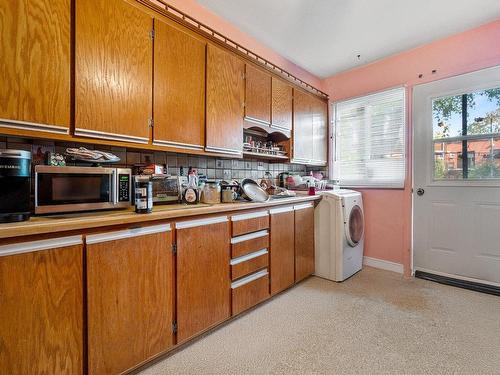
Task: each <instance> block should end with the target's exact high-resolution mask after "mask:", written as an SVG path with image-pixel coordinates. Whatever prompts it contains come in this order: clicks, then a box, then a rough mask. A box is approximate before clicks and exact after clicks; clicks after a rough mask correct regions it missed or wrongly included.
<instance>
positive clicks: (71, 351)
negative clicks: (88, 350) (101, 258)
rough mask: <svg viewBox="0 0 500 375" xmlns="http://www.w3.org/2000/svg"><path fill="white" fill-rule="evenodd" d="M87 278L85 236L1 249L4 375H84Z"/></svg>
mask: <svg viewBox="0 0 500 375" xmlns="http://www.w3.org/2000/svg"><path fill="white" fill-rule="evenodd" d="M9 254H14V255H9ZM82 278H83V245H82V238H81V236H71V237H63V238H56V239H50V240H41V241H33V242H24V243H16V244H13V245H3V246H0V315H1V319H0V373H2V374H82V373H83V337H84V333H83V285H82Z"/></svg>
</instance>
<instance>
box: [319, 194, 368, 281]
mask: <svg viewBox="0 0 500 375" xmlns="http://www.w3.org/2000/svg"><path fill="white" fill-rule="evenodd" d="M321 195H322V199H321V201H320V202H319V204H318V205H317V207H316V209H315V211H314V227H315V229H314V238H315V263H316V264H315V266H316V271H315V275H316V276H319V277H323V278H325V279H329V280H334V281H343V280H345V279H347V278H348V277H350V276H352V275H354V274H355V273H356V272H358V271H360V270H361V267H362V264H363V242H364V241H363V240H364V215H363V199H362V197H361V193H360V192H357V191H354V190H347V189H340V190H335V191H325V192H322V193H321Z"/></svg>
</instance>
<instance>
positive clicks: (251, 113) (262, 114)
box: [245, 64, 271, 125]
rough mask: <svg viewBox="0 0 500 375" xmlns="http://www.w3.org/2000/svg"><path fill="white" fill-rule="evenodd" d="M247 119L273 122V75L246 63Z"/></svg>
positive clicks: (267, 123) (267, 122)
mask: <svg viewBox="0 0 500 375" xmlns="http://www.w3.org/2000/svg"><path fill="white" fill-rule="evenodd" d="M245 70H246V73H245V119H247V120H250V121H257V122H262V123H264V124H265V125H270V124H271V75H270V74H268V73H266V72H264V71H263V70H260V69H257V68H255V67H253V66H252V65H249V64H246V65H245Z"/></svg>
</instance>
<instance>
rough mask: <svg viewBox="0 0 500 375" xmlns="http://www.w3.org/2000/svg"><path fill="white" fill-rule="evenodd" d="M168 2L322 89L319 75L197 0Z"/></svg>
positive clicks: (172, 0) (169, 0)
mask: <svg viewBox="0 0 500 375" xmlns="http://www.w3.org/2000/svg"><path fill="white" fill-rule="evenodd" d="M166 2H167V3H168V4H169V5H171V6H173V7H174V8H177V9H179V10H180V11H182V12H184V13H186V14H188V15H190V16H191V17H193V18H194V19H196V20H197V21H199V22H202V23H204V24H205V25H207V26H209V27H211V28H212V29H214V30H215V31H217V32H219V33H221V34H223V35H224V36H226V37H228V38H230V39H232V40H234V41H235V42H237V43H239V44H241V45H242V46H244V47H245V48H248V49H249V50H250V51H252V52H254V53H256V54H258V55H260V56H262V57H263V58H265V59H267V60H269V61H270V62H272V63H273V64H275V65H277V66H279V67H280V68H282V69H285V70H286V71H287V72H289V73H291V74H293V75H294V76H296V77H297V78H300V79H301V80H303V81H304V82H307V83H309V84H310V85H312V86H314V87H316V88H318V89H321V84H322V81H321V80H320V79H319V78H318V77H316V76H315V75H313V74H311V73H309V72H308V71H306V70H305V69H302V68H301V67H299V66H297V65H295V64H294V63H292V62H291V61H289V60H287V59H285V58H284V57H283V56H281V55H280V54H278V53H277V52H275V51H274V50H272V49H270V48H269V47H267V46H265V45H264V44H262V43H260V42H258V41H257V40H256V39H254V38H253V37H251V36H250V35H248V34H246V33H244V32H243V31H241V30H239V29H238V28H237V27H236V26H234V25H233V24H231V23H229V22H228V21H226V20H224V19H223V18H221V17H219V16H218V15H216V14H215V13H213V12H212V11H210V10H209V9H207V8H204V7H203V6H201V5H200V4H198V3H197V2H196V0H166Z"/></svg>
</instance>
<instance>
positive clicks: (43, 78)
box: [0, 0, 71, 133]
mask: <svg viewBox="0 0 500 375" xmlns="http://www.w3.org/2000/svg"><path fill="white" fill-rule="evenodd" d="M70 4H71V2H70V0H52V1H39V0H3V1H0V25H1V30H2V32H1V34H0V56H1V58H0V72H1V74H0V75H1V77H2V78H1V80H2V82H1V84H0V119H2V120H7V121H21V122H27V123H32V124H40V125H41V126H37V125H34V126H30V124H24V125H23V124H19V126H24V127H26V128H27V129H38V130H44V129H45V130H51V131H56V132H60V133H67V132H68V128H69V122H70V22H71V21H70V20H71V16H70V10H71V6H70ZM2 126H4V125H2Z"/></svg>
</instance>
